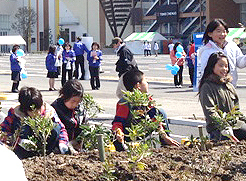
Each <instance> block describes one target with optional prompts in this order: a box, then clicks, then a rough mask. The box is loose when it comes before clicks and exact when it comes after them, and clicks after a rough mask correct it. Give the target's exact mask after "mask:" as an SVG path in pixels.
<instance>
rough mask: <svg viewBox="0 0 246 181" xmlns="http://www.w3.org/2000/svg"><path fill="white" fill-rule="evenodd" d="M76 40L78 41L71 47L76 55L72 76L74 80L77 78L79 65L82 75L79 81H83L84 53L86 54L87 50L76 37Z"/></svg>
mask: <svg viewBox="0 0 246 181" xmlns="http://www.w3.org/2000/svg"><path fill="white" fill-rule="evenodd" d="M77 40H78V41H77V42H76V43H75V44H74V46H73V50H74V52H75V55H76V61H75V71H74V76H75V78H76V79H78V78H79V65H80V69H81V73H82V75H81V77H80V80H84V79H85V68H84V53H85V52H87V53H88V52H89V50H88V49H87V47H86V45H85V44H84V43H82V42H81V38H80V37H77Z"/></svg>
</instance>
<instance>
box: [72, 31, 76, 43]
mask: <svg viewBox="0 0 246 181" xmlns="http://www.w3.org/2000/svg"><path fill="white" fill-rule="evenodd" d="M75 41H76V32H75V31H72V32H71V42H75Z"/></svg>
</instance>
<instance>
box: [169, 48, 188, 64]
mask: <svg viewBox="0 0 246 181" xmlns="http://www.w3.org/2000/svg"><path fill="white" fill-rule="evenodd" d="M182 53H183V56H182V57H181V58H177V57H176V56H175V52H174V50H172V51H171V52H170V58H171V62H172V65H174V64H175V63H176V62H178V63H177V65H178V66H181V65H184V62H185V57H186V53H185V51H183V52H182Z"/></svg>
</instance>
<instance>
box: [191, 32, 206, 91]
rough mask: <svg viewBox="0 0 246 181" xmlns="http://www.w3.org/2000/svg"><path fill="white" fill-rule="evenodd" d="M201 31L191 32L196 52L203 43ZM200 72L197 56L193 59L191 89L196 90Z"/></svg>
mask: <svg viewBox="0 0 246 181" xmlns="http://www.w3.org/2000/svg"><path fill="white" fill-rule="evenodd" d="M203 34H204V33H203V32H201V33H194V34H193V40H194V43H195V52H196V53H197V50H198V48H199V47H201V46H202V45H203V43H202V38H203ZM201 76H202V72H201V62H199V61H198V60H197V56H196V59H195V70H194V79H193V91H194V92H197V91H198V86H199V81H200V79H201V78H202V77H201Z"/></svg>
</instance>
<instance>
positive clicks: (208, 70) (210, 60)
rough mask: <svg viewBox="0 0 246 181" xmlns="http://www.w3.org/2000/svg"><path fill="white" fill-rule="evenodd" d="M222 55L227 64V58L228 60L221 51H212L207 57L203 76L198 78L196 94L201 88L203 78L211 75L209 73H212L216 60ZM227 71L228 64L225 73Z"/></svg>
mask: <svg viewBox="0 0 246 181" xmlns="http://www.w3.org/2000/svg"><path fill="white" fill-rule="evenodd" d="M223 57H224V58H226V60H227V63H228V65H229V60H228V58H227V56H226V55H225V54H224V53H222V52H215V53H212V54H211V55H210V57H209V58H208V63H207V66H206V67H205V69H204V73H203V76H202V78H201V80H200V84H199V92H198V94H199V93H200V89H201V87H202V85H203V84H204V82H205V79H206V78H208V77H209V75H211V74H213V73H214V67H215V64H216V63H217V62H218V60H220V59H221V58H223ZM229 72H230V66H228V72H227V73H229Z"/></svg>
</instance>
